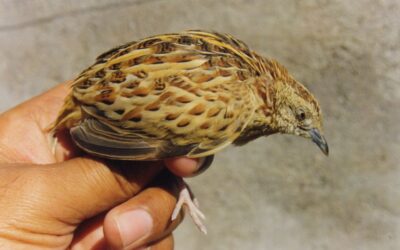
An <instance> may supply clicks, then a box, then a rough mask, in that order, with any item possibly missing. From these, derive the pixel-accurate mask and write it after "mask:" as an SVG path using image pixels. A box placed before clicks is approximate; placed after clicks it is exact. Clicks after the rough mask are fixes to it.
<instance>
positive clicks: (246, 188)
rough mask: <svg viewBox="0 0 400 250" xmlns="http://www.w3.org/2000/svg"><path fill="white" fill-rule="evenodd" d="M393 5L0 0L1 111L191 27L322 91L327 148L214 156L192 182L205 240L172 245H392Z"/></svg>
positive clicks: (397, 203) (398, 139)
mask: <svg viewBox="0 0 400 250" xmlns="http://www.w3.org/2000/svg"><path fill="white" fill-rule="evenodd" d="M399 13H400V2H399V1H397V0H379V1H378V0H359V1H346V0H332V1H329V0H279V1H278V0H265V1H262V0H258V1H257V0H235V1H228V0H219V1H215V0H202V1H195V0H191V1H188V0H170V1H166V0H147V1H145V0H136V1H135V0H131V1H129V0H127V1H123V0H120V1H111V0H97V1H96V0H87V1H81V0H71V1H61V0H58V1H44V0H31V1H28V0H19V1H12V0H3V1H0V58H1V60H0V111H4V110H6V109H7V108H9V107H11V106H13V105H15V104H17V103H19V102H20V101H22V100H24V99H27V98H29V97H31V96H33V95H36V94H38V93H40V92H42V91H44V90H46V89H48V88H50V87H51V86H53V85H55V84H57V83H59V82H62V81H65V80H68V79H71V78H74V77H75V76H76V74H77V73H79V72H80V71H81V70H82V69H83V68H85V67H86V66H88V65H89V64H91V63H92V62H93V60H94V58H95V57H96V56H97V55H98V54H99V53H101V52H103V51H105V50H107V49H109V48H111V47H113V46H116V45H119V44H121V43H124V42H128V41H131V40H135V39H139V38H142V37H145V36H148V35H152V34H157V33H165V32H173V31H180V30H185V29H191V28H201V29H213V30H217V31H220V32H228V33H232V34H234V35H236V36H237V37H239V38H241V39H242V40H244V41H246V42H247V43H248V44H249V45H250V46H251V47H252V48H254V49H255V50H257V51H259V52H260V53H261V54H263V55H266V56H270V57H275V58H276V59H278V60H279V61H281V62H282V63H283V64H285V65H286V66H287V67H288V68H289V70H290V72H291V73H292V74H293V75H294V76H296V78H297V79H298V80H300V81H302V82H304V83H305V84H306V85H307V86H308V87H309V88H310V89H311V90H312V91H313V92H314V93H315V95H316V96H317V97H318V98H319V100H320V103H321V106H322V109H323V111H324V114H325V134H326V137H327V139H328V141H329V144H330V148H331V155H330V157H329V158H325V157H324V156H323V155H322V154H321V153H320V152H319V150H318V149H317V148H316V147H315V146H314V145H312V144H311V143H310V142H308V141H306V140H303V139H300V138H295V137H290V136H271V137H270V138H262V139H259V140H257V141H255V142H253V143H251V144H250V145H248V146H246V147H242V148H230V149H228V150H225V151H224V152H222V153H220V154H219V155H218V156H217V159H216V161H215V163H214V165H213V167H212V168H211V169H210V170H208V171H207V172H206V173H204V174H203V175H202V176H199V177H197V178H194V179H191V180H190V183H191V184H192V187H193V189H194V191H195V193H196V194H197V196H198V198H199V199H200V202H201V205H202V209H203V211H204V212H205V213H206V215H207V226H208V229H209V235H208V236H203V235H202V234H201V233H200V232H198V231H197V230H196V229H195V228H194V226H193V225H192V224H191V222H190V220H188V219H187V220H186V222H185V223H184V224H183V226H182V227H180V228H179V229H178V230H177V232H176V234H175V236H176V245H177V247H176V248H177V249H194V250H200V249H221V250H225V249H282V250H297V249H318V250H319V249H321V250H336V249H366V250H367V249H371V250H372V249H400V157H399V155H400V129H399V126H400V123H399V122H400V111H399V109H400V85H399V84H400V18H399Z"/></svg>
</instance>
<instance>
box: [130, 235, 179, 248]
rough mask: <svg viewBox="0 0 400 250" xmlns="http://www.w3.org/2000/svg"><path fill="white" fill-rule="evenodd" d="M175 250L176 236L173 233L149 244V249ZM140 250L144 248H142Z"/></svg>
mask: <svg viewBox="0 0 400 250" xmlns="http://www.w3.org/2000/svg"><path fill="white" fill-rule="evenodd" d="M144 249H146V248H144ZM150 249H151V250H173V249H174V237H173V236H172V234H170V235H168V236H167V237H165V238H163V239H161V240H160V241H157V242H156V243H154V244H152V245H149V250H150ZM137 250H139V249H137ZM140 250H143V248H142V249H140Z"/></svg>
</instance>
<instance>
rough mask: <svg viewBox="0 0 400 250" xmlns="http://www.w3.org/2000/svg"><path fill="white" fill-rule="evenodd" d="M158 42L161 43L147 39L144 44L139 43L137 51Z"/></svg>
mask: <svg viewBox="0 0 400 250" xmlns="http://www.w3.org/2000/svg"><path fill="white" fill-rule="evenodd" d="M160 41H161V39H159V38H154V39H149V40H146V41H144V42H141V43H139V44H138V46H137V48H138V49H145V48H148V47H150V46H151V45H153V44H155V43H157V42H160Z"/></svg>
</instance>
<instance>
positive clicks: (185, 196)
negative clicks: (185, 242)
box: [171, 179, 207, 234]
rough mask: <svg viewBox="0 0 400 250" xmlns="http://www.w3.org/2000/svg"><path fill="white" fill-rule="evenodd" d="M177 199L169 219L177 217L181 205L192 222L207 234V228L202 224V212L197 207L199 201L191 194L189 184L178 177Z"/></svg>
mask: <svg viewBox="0 0 400 250" xmlns="http://www.w3.org/2000/svg"><path fill="white" fill-rule="evenodd" d="M179 190H180V191H179V199H178V202H177V203H176V206H175V209H174V211H173V213H172V216H171V220H175V219H176V218H177V217H178V214H179V212H180V211H181V210H182V207H183V208H184V209H185V212H188V213H189V214H190V217H192V220H193V222H194V224H196V226H197V228H198V229H199V230H200V231H201V232H203V233H204V234H207V229H206V227H205V226H204V224H203V220H205V218H206V217H205V216H204V214H203V213H202V212H201V211H200V209H199V202H198V201H197V199H196V198H195V197H194V196H193V193H192V191H191V190H190V188H189V186H188V185H187V184H186V183H185V182H184V181H183V179H180V181H179Z"/></svg>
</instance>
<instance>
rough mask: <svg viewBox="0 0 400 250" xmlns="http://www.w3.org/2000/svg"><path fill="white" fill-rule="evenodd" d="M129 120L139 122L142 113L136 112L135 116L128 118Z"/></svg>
mask: <svg viewBox="0 0 400 250" xmlns="http://www.w3.org/2000/svg"><path fill="white" fill-rule="evenodd" d="M129 120H130V121H133V122H140V121H141V120H142V115H141V114H138V115H137V116H134V117H132V118H131V119H129Z"/></svg>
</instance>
